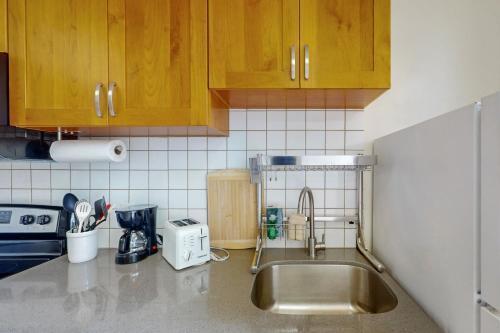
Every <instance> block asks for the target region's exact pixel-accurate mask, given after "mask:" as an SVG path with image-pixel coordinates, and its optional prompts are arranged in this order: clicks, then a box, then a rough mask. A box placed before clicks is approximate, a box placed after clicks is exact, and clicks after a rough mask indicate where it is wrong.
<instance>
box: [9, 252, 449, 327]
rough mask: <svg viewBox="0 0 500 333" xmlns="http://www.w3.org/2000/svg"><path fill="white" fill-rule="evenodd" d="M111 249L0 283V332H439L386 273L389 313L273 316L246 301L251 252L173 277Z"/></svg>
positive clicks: (163, 265)
mask: <svg viewBox="0 0 500 333" xmlns="http://www.w3.org/2000/svg"><path fill="white" fill-rule="evenodd" d="M115 251H116V250H112V249H111V250H100V252H99V255H98V257H97V258H96V259H95V260H92V261H90V262H87V263H83V264H69V263H68V261H67V259H66V257H61V258H59V259H56V260H52V261H51V262H48V263H46V264H43V265H41V266H38V267H34V268H32V269H29V270H27V271H24V272H22V273H19V274H17V275H15V276H11V277H9V278H6V279H3V280H0V332H2V333H3V332H37V333H41V332H51V333H54V332H99V333H104V332H116V333H126V332H133V333H138V332H203V333H210V332H214V333H223V332H333V333H340V332H342V333H354V332H363V333H396V332H397V333H417V332H418V333H434V332H441V331H440V330H439V329H438V328H437V326H436V325H435V323H434V322H433V321H432V320H431V319H430V318H429V317H428V316H427V315H426V314H425V313H424V312H423V311H422V310H421V309H420V308H419V307H418V306H417V305H416V304H415V302H414V301H413V300H412V299H411V298H410V297H409V296H408V295H407V294H406V293H405V292H404V291H403V290H402V289H401V288H400V287H399V286H398V285H397V284H396V283H395V282H394V281H393V280H392V279H391V277H390V276H389V275H388V274H383V279H384V280H385V281H386V283H387V284H388V285H389V286H390V287H391V289H392V290H393V291H394V293H395V294H396V296H397V298H398V305H397V307H396V308H395V309H394V310H392V311H390V312H387V313H384V314H377V315H369V314H363V315H349V316H325V315H323V316H292V315H278V314H273V313H269V312H265V311H262V310H259V309H257V308H256V307H255V306H254V305H253V304H252V302H251V300H250V292H251V287H252V282H253V278H254V276H253V275H252V274H250V273H249V267H250V263H251V260H252V255H253V251H251V250H242V251H231V259H230V260H229V261H227V262H224V263H210V264H206V265H203V266H198V267H194V268H190V269H186V270H183V271H180V272H176V271H175V270H174V269H173V268H171V266H170V265H169V264H168V263H167V262H166V261H165V260H164V259H163V258H162V256H161V254H160V253H158V254H156V255H154V256H151V257H149V258H147V259H146V260H144V261H142V262H140V263H137V264H133V265H125V266H118V265H115V263H114V253H115ZM303 253H304V251H301V250H295V251H292V250H287V252H285V251H284V250H266V251H265V255H264V256H263V260H264V262H267V261H271V260H283V259H304V257H303ZM325 259H327V260H340V261H355V262H358V263H362V264H366V261H365V260H364V258H363V257H361V255H360V254H359V253H358V252H356V250H352V249H346V250H327V252H326V253H324V254H321V255H320V257H319V258H318V260H325ZM304 288H307V286H304Z"/></svg>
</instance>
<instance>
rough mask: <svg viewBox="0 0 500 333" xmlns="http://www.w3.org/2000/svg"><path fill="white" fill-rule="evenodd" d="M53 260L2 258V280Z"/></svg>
mask: <svg viewBox="0 0 500 333" xmlns="http://www.w3.org/2000/svg"><path fill="white" fill-rule="evenodd" d="M51 259H53V257H38V258H35V257H33V258H30V257H24V258H19V257H18V258H16V257H0V279H3V278H5V277H7V276H9V275H12V274H16V273H19V272H22V271H24V270H26V269H28V268H31V267H34V266H37V265H40V264H43V263H45V262H47V261H49V260H51Z"/></svg>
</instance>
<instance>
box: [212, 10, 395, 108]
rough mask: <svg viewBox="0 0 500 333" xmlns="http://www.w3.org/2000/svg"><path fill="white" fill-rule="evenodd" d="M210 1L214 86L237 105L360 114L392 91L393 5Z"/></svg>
mask: <svg viewBox="0 0 500 333" xmlns="http://www.w3.org/2000/svg"><path fill="white" fill-rule="evenodd" d="M208 1H209V65H210V67H209V74H210V78H209V82H210V85H209V87H210V88H211V89H213V90H215V91H216V92H217V94H219V95H220V96H221V97H222V98H223V99H224V100H225V101H226V102H227V103H228V104H229V105H230V106H231V107H237V108H240V107H241V108H255V107H256V108H283V107H288V108H356V109H359V108H364V107H365V106H367V105H368V104H369V103H370V102H371V101H373V100H374V99H376V98H377V97H378V96H379V95H380V94H382V93H383V92H384V91H386V90H387V89H388V88H390V0H208ZM292 46H295V53H294V54H295V66H293V68H294V69H295V80H292V79H291V72H292V71H291V69H292V66H291V63H292V59H291V58H292V56H291V55H292V53H291V50H290V48H291V47H292ZM241 88H246V89H241ZM290 88H300V89H290Z"/></svg>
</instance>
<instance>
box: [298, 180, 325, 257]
mask: <svg viewBox="0 0 500 333" xmlns="http://www.w3.org/2000/svg"><path fill="white" fill-rule="evenodd" d="M306 195H307V196H308V198H309V216H308V219H309V238H308V242H307V244H308V247H309V256H310V257H311V258H314V257H316V251H317V250H324V249H325V247H326V246H325V234H323V239H322V242H318V241H317V240H316V235H315V226H314V196H313V193H312V191H311V189H310V188H309V187H307V186H305V187H304V188H303V189H302V191H300V195H299V203H298V207H297V212H298V213H299V214H303V215H305V208H306Z"/></svg>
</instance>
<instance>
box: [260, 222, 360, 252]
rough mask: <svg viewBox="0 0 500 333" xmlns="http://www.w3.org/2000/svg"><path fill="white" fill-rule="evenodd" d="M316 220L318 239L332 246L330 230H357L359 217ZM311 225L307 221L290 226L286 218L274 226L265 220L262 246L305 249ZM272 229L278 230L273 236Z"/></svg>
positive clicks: (261, 234)
mask: <svg viewBox="0 0 500 333" xmlns="http://www.w3.org/2000/svg"><path fill="white" fill-rule="evenodd" d="M314 220H315V224H316V229H315V234H316V235H315V236H316V238H318V239H323V242H325V243H326V244H331V242H330V241H331V240H330V239H329V238H330V237H332V235H331V234H330V232H329V230H342V231H344V229H351V230H355V229H356V223H357V221H358V217H357V216H324V217H323V216H316V217H315V219H314ZM309 223H310V222H309V221H306V222H305V223H304V224H290V223H289V222H288V219H287V218H286V217H284V218H283V222H282V223H280V224H272V223H267V221H266V218H263V223H262V225H261V228H260V229H259V234H260V235H259V236H260V237H261V239H262V245H263V247H264V248H276V247H278V248H288V247H291V248H294V247H301V248H304V247H305V246H307V238H308V237H309V230H310V229H309ZM344 224H345V225H344ZM271 228H273V229H275V230H276V233H275V234H273V236H270V234H269V233H268V232H269V230H270V229H271ZM354 247H355V245H354Z"/></svg>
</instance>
